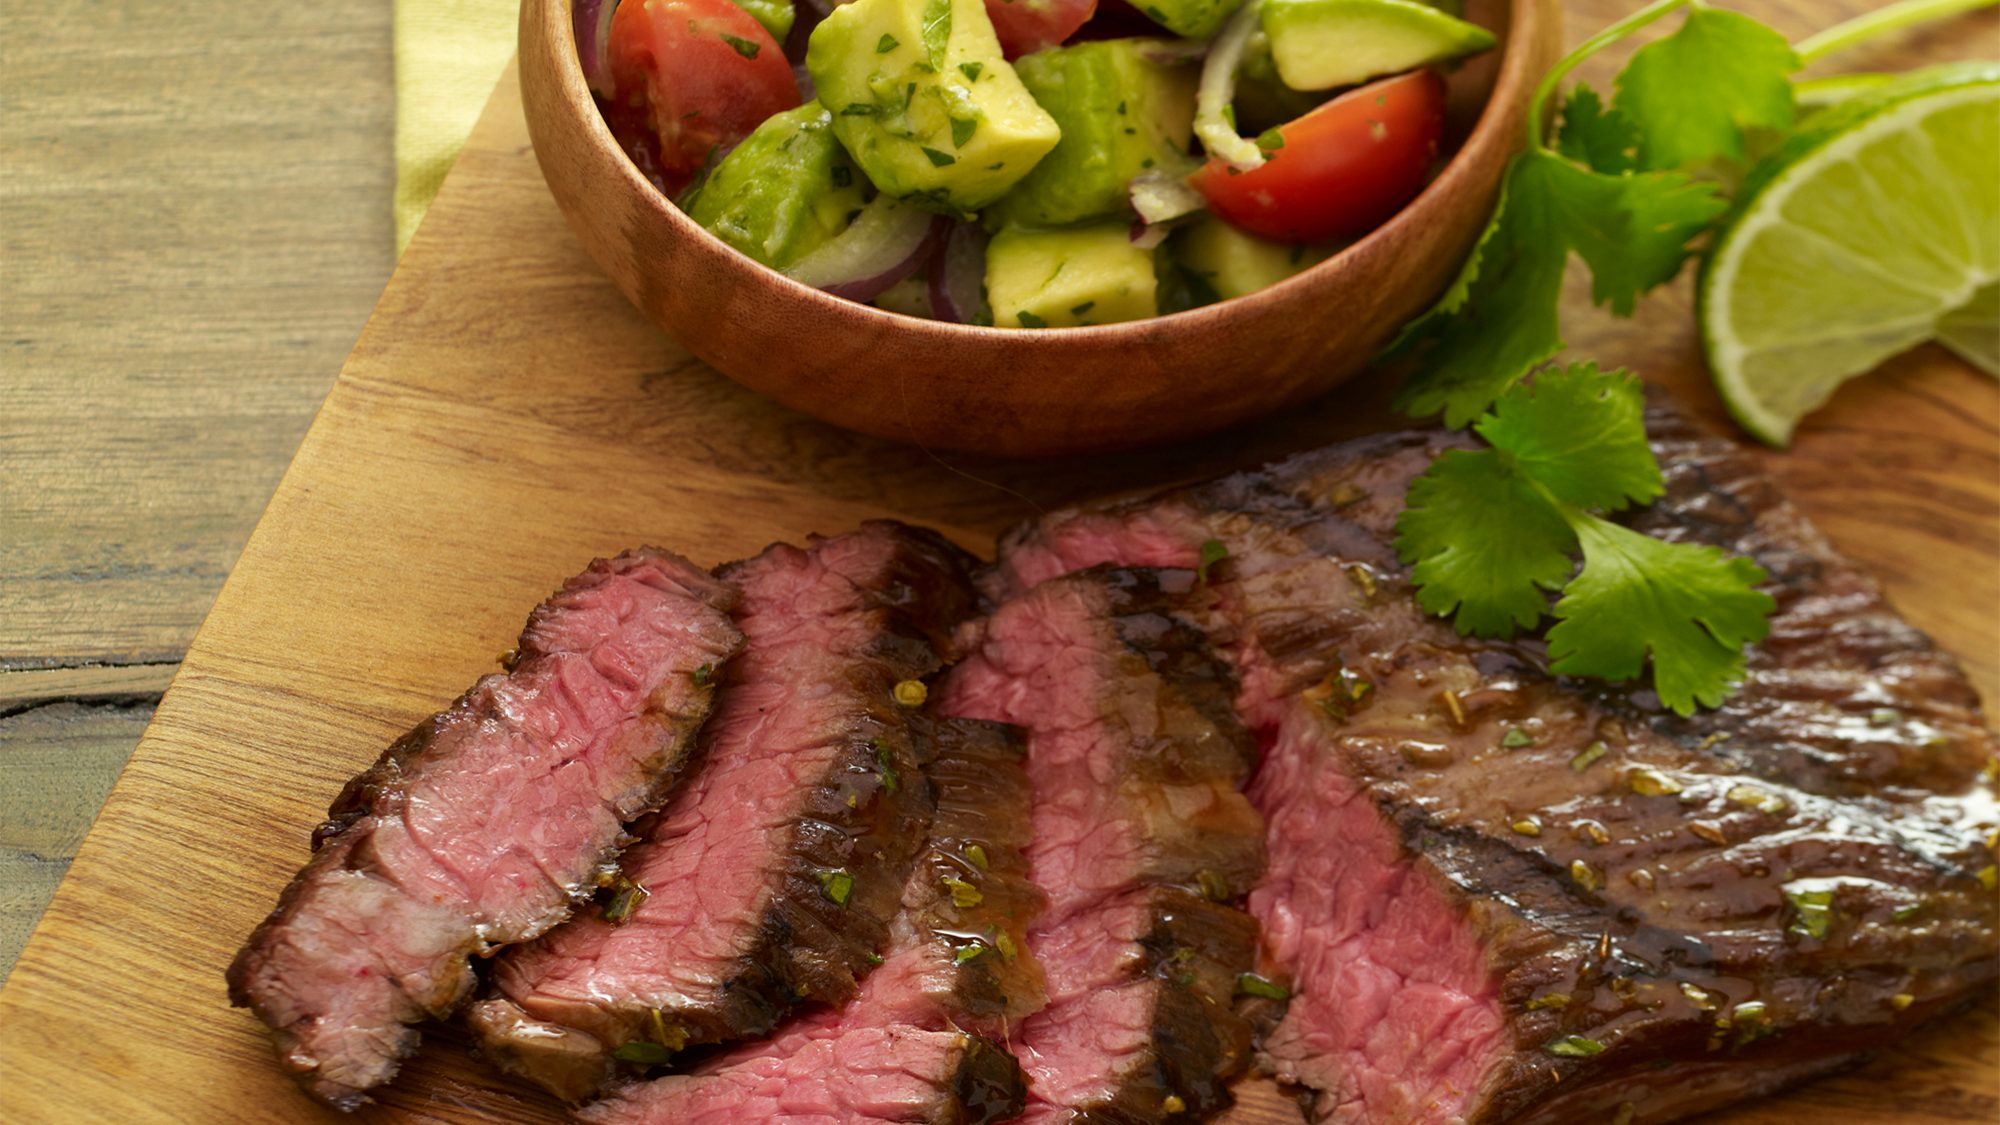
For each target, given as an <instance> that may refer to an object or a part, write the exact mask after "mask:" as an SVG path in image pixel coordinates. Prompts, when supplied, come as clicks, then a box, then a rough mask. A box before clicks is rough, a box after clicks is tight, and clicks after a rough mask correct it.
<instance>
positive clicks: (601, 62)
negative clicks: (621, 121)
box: [569, 0, 618, 100]
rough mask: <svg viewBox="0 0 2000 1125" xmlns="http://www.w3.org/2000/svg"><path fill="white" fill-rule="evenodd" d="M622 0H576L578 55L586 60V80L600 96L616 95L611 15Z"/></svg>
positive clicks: (572, 11) (573, 10)
mask: <svg viewBox="0 0 2000 1125" xmlns="http://www.w3.org/2000/svg"><path fill="white" fill-rule="evenodd" d="M617 11H618V0H576V4H575V6H574V7H572V8H571V9H570V13H569V14H570V19H571V20H572V21H574V27H575V30H576V57H577V61H578V62H580V63H582V64H583V80H584V81H585V82H587V83H589V85H590V88H591V89H592V90H593V91H595V92H596V93H597V94H598V95H599V96H600V97H603V98H605V99H606V100H609V99H610V98H611V96H612V81H611V16H612V14H613V13H615V12H617Z"/></svg>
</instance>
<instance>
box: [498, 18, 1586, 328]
mask: <svg viewBox="0 0 2000 1125" xmlns="http://www.w3.org/2000/svg"><path fill="white" fill-rule="evenodd" d="M573 2H574V0H523V2H522V19H521V28H522V31H523V32H525V31H526V29H527V26H528V20H529V18H530V14H529V13H530V12H535V13H538V15H539V18H540V20H541V22H542V25H543V27H542V32H543V35H544V36H546V37H547V39H546V44H545V47H546V46H547V45H552V46H553V50H554V54H555V55H556V74H557V82H558V83H559V87H560V90H561V92H562V102H563V105H564V107H565V108H566V109H567V110H568V112H569V115H570V117H571V118H572V119H573V120H576V121H579V122H580V123H581V124H582V126H583V129H584V131H585V133H586V135H588V136H589V138H590V141H591V143H592V144H594V145H596V146H597V147H598V148H599V149H602V150H605V151H608V152H609V153H611V154H612V155H613V156H614V157H615V159H614V160H613V161H612V163H613V164H614V165H615V166H616V167H617V169H618V173H619V175H620V176H622V177H623V178H624V180H625V185H626V187H627V188H628V189H629V191H630V192H631V193H633V194H636V195H637V196H638V197H639V198H640V199H642V200H643V201H644V204H645V207H646V209H647V210H648V211H649V212H651V213H653V214H656V215H658V216H660V217H661V218H662V219H664V220H665V222H666V224H667V226H668V227H670V228H672V229H673V231H674V232H675V234H676V235H677V236H678V237H682V238H690V237H691V238H695V239H706V240H708V241H709V242H710V243H712V245H713V248H715V249H720V250H723V251H726V254H727V256H729V257H731V258H733V259H734V260H736V261H738V262H739V264H740V265H742V266H744V267H747V271H746V272H749V273H752V274H754V275H755V276H757V277H758V278H759V279H760V280H761V281H762V282H763V283H764V284H766V285H769V286H770V287H771V288H773V289H775V290H776V291H778V292H779V293H781V294H785V295H787V296H788V297H789V298H790V299H792V300H797V301H800V302H803V303H806V304H810V305H816V306H818V307H819V308H820V310H821V311H823V312H826V313H829V314H831V315H833V316H836V317H845V318H854V319H855V320H857V321H859V322H862V323H869V322H874V323H875V324H876V325H877V326H887V327H889V328H892V329H894V330H896V331H902V332H911V333H915V334H918V335H929V336H933V337H936V338H939V342H942V343H951V342H956V343H959V344H962V345H968V346H970V345H974V344H977V343H985V344H993V343H998V342H1000V341H1001V340H1005V341H1008V342H1009V343H1010V344H1012V345H1013V346H1016V347H1022V346H1027V347H1035V346H1044V345H1051V344H1054V345H1060V343H1061V342H1064V341H1076V342H1082V341H1083V340H1085V339H1088V340H1091V341H1093V342H1096V343H1098V344H1104V345H1109V344H1118V343H1127V342H1129V343H1138V342H1141V341H1145V342H1148V343H1155V344H1157V343H1159V342H1160V338H1161V337H1162V336H1163V335H1171V336H1181V335H1199V334H1204V333H1207V332H1211V331H1215V330H1217V329H1219V328H1221V327H1223V324H1224V322H1226V321H1227V320H1229V319H1230V318H1232V317H1236V316H1245V315H1249V314H1251V312H1252V310H1254V309H1255V308H1256V307H1257V306H1258V305H1259V304H1261V303H1265V302H1269V301H1271V300H1274V299H1276V298H1277V297H1278V296H1279V295H1280V294H1282V293H1284V292H1286V291H1289V290H1293V289H1299V288H1305V287H1311V286H1315V285H1319V284H1324V283H1325V281H1326V280H1327V279H1328V278H1330V277H1332V276H1334V275H1335V274H1337V273H1338V272H1339V271H1340V269H1341V267H1343V266H1344V265H1345V264H1346V263H1347V261H1348V260H1349V259H1352V258H1356V257H1359V256H1360V255H1362V254H1363V253H1365V252H1371V251H1373V250H1375V249H1376V248H1377V247H1378V246H1381V245H1382V244H1384V243H1392V242H1394V241H1397V240H1399V239H1401V238H1402V237H1404V235H1405V233H1406V232H1407V231H1410V230H1411V229H1412V228H1414V227H1418V226H1421V225H1423V224H1424V223H1426V222H1429V221H1431V218H1432V217H1431V216H1430V215H1429V213H1428V212H1429V208H1428V206H1427V204H1434V203H1435V201H1436V200H1438V199H1440V198H1445V197H1448V196H1450V195H1451V194H1452V191H1451V189H1452V187H1453V186H1454V185H1456V184H1457V183H1458V181H1460V180H1463V179H1465V178H1467V177H1470V176H1475V175H1478V174H1479V171H1478V166H1479V165H1480V164H1482V163H1483V162H1482V161H1479V160H1473V159H1468V155H1469V154H1471V153H1472V152H1473V150H1474V149H1484V148H1487V147H1490V146H1493V145H1496V144H1497V145H1500V146H1502V147H1503V148H1504V147H1505V146H1507V145H1508V144H1509V140H1508V138H1504V137H1496V136H1494V135H1493V134H1494V132H1495V130H1496V129H1498V128H1500V127H1501V126H1502V125H1504V123H1505V118H1506V117H1507V116H1508V111H1507V107H1508V105H1509V103H1511V102H1512V100H1513V98H1514V95H1515V94H1516V93H1517V92H1519V91H1520V90H1522V89H1523V88H1524V87H1527V86H1529V85H1531V84H1532V83H1533V82H1534V81H1535V80H1536V79H1537V78H1538V77H1539V76H1537V75H1534V74H1530V73H1528V68H1529V66H1530V60H1531V59H1532V58H1533V57H1534V55H1535V51H1534V49H1533V39H1534V36H1535V35H1536V34H1537V32H1538V30H1539V29H1538V28H1537V26H1536V25H1537V23H1538V22H1539V21H1540V20H1541V19H1544V18H1547V16H1548V14H1549V11H1550V9H1549V5H1548V4H1547V3H1546V2H1545V0H1507V36H1506V39H1505V41H1504V43H1503V46H1502V50H1501V59H1500V64H1499V69H1498V71H1497V72H1496V73H1495V75H1494V78H1493V86H1492V89H1490V90H1489V91H1488V92H1487V95H1486V102H1485V104H1484V105H1482V106H1480V109H1479V116H1478V117H1477V118H1476V119H1475V120H1474V122H1473V125H1472V128H1471V129H1469V130H1468V131H1467V132H1466V134H1465V139H1464V140H1463V141H1462V142H1461V143H1460V144H1459V146H1458V149H1457V150H1456V151H1455V152H1453V153H1452V154H1451V157H1450V158H1449V159H1448V160H1446V161H1445V166H1444V168H1443V169H1442V170H1441V171H1439V173H1438V174H1437V175H1436V176H1434V177H1432V178H1431V180H1430V182H1429V183H1427V184H1425V185H1424V188H1423V190H1422V191H1420V192H1418V193H1417V195H1416V197H1415V198H1413V199H1411V200H1410V201H1409V202H1408V203H1406V204H1404V205H1403V207H1402V208H1401V209H1400V210H1398V211H1397V212H1396V214H1395V215H1393V216H1392V217H1390V219H1389V220H1388V221H1387V222H1385V223H1383V224H1382V225H1381V226H1379V227H1376V228H1375V229H1374V230H1372V231H1369V232H1368V233H1367V234H1365V235H1363V236H1361V237H1360V238H1358V239H1356V240H1355V241H1353V242H1351V243H1348V244H1347V245H1346V246H1343V247H1341V248H1340V249H1339V250H1338V251H1336V252H1335V253H1334V254H1332V255H1331V256H1329V257H1327V258H1326V259H1325V260H1323V261H1320V262H1318V263H1315V264H1314V265H1313V266H1311V267H1309V268H1307V269H1305V270H1301V271H1300V272H1298V273H1296V274H1293V275H1292V276H1290V277H1288V278H1285V279H1283V280H1281V281H1279V282H1277V283H1275V284H1273V285H1268V286H1266V287H1264V288H1262V289H1259V290H1257V291H1256V292H1254V293H1247V294H1245V295H1243V296H1241V297H1231V298H1227V299H1225V300H1221V301H1217V302H1215V303H1213V304H1209V305H1204V306H1202V307H1200V308H1195V309H1185V310H1182V311H1180V312H1174V313H1166V314H1163V315H1159V316H1152V317H1147V318H1145V319H1143V320H1131V321H1121V322H1119V323H1116V324H1101V325H1091V326H1088V327H1081V326H1079V327H1061V328H999V327H994V326H990V325H979V324H960V323H957V322H954V321H946V320H931V319H928V318H925V317H916V316H907V315H905V314H903V313H897V312H891V311H889V310H888V309H883V308H878V307H877V306H875V305H872V304H863V303H862V302H859V301H850V300H847V299H845V298H842V297H836V296H834V295H832V294H830V293H827V292H825V291H824V290H821V289H815V288H813V287H812V286H810V285H806V284H803V283H801V282H798V281H794V280H793V279H792V278H790V277H788V276H786V275H785V274H784V273H782V272H780V271H778V270H775V269H772V268H771V267H769V266H766V265H764V264H763V263H761V262H758V261H755V260H753V259H751V258H749V257H747V256H745V255H744V254H742V252H740V251H738V250H737V249H736V248H735V247H733V246H730V245H729V244H727V243H725V242H723V241H722V240H721V239H720V238H717V237H716V236H715V235H714V234H712V233H710V232H709V230H708V229H707V228H706V227H703V226H702V225H701V224H700V223H697V222H695V221H694V220H693V219H692V218H690V217H689V216H688V214H687V213H686V212H685V211H682V210H681V209H680V208H679V207H678V206H676V205H675V204H674V202H673V200H671V199H669V198H667V197H666V196H665V195H664V194H662V193H661V191H660V190H659V188H657V187H655V186H654V185H653V183H652V181H650V180H648V179H646V178H645V177H644V176H643V175H641V174H640V172H639V169H638V168H637V167H636V166H635V165H634V164H633V163H632V161H631V159H630V158H629V157H628V156H626V155H625V152H624V150H623V149H622V147H621V146H620V145H619V144H618V141H617V139H616V138H615V137H613V136H612V135H611V128H610V126H609V125H608V124H606V123H605V120H604V115H603V114H602V113H601V112H599V111H598V108H597V102H596V99H595V97H594V96H593V95H592V94H591V91H590V87H589V85H588V83H586V82H585V81H584V78H583V63H582V60H581V59H580V58H579V56H578V55H577V51H576V31H575V26H574V21H573V19H572V18H571V6H572V4H573ZM519 47H520V49H521V50H523V51H525V50H527V49H528V47H529V44H527V43H526V42H523V43H521V44H519Z"/></svg>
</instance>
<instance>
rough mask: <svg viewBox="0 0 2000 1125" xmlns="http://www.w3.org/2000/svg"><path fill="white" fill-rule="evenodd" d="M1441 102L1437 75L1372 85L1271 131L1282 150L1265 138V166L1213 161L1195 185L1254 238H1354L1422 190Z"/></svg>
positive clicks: (1422, 73)
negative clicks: (1241, 168) (1246, 167)
mask: <svg viewBox="0 0 2000 1125" xmlns="http://www.w3.org/2000/svg"><path fill="white" fill-rule="evenodd" d="M1444 100H1445V90H1444V79H1442V78H1439V77H1438V76H1437V74H1436V73H1435V72H1434V71H1429V70H1418V71H1412V72H1411V73H1409V74H1399V75H1397V76H1396V77H1394V78H1385V79H1383V80H1381V81H1380V82H1371V83H1369V84H1368V85H1366V86H1360V87H1357V88H1355V89H1353V90H1350V91H1348V92H1347V93H1345V94H1342V95H1340V96H1339V97H1337V98H1335V99H1333V100H1332V101H1330V102H1327V103H1326V104H1325V105H1322V106H1320V107H1319V108H1318V109H1315V110H1313V111H1312V112H1311V113H1308V114H1306V115H1305V116H1304V117H1301V118H1299V119H1298V120H1296V121H1291V122H1287V123H1286V124H1283V125H1280V126H1278V127H1277V128H1276V129H1275V130H1272V132H1275V133H1276V134H1277V136H1278V143H1276V144H1272V143H1269V142H1267V141H1263V140H1260V141H1259V144H1261V145H1263V146H1264V149H1265V152H1264V155H1265V157H1266V160H1265V163H1264V166H1263V167H1261V168H1257V169H1255V170H1252V171H1249V172H1238V171H1236V170H1235V169H1232V168H1231V167H1229V165H1228V164H1226V163H1224V162H1222V161H1220V160H1215V159H1211V160H1210V161H1209V162H1208V163H1207V164H1205V165H1203V166H1202V167H1201V169H1200V170H1199V171H1197V172H1196V173H1195V174H1194V176H1193V177H1192V178H1191V179H1190V181H1189V182H1190V183H1192V184H1193V185H1194V186H1195V188H1196V189H1197V190H1199V191H1200V192H1201V194H1202V195H1203V196H1204V197H1206V198H1207V200H1208V206H1209V209H1210V210H1212V211H1214V212H1215V213H1216V214H1217V215H1220V216H1221V217H1222V218H1223V219H1224V220H1225V221H1227V222H1229V223H1232V224H1234V225H1236V226H1238V227H1241V228H1243V229H1244V230H1247V231H1249V232H1250V233H1252V234H1261V235H1263V236H1264V237H1266V238H1275V239H1279V240H1282V241H1285V242H1318V241H1321V240H1323V239H1328V238H1353V237H1355V236H1357V235H1360V234H1365V233H1366V232H1368V231H1370V230H1373V229H1375V228H1376V227H1378V226H1380V225H1382V223H1384V222H1386V221H1387V220H1388V218H1389V216H1391V215H1394V214H1395V213H1396V212H1397V211H1398V210H1399V209H1401V208H1402V206H1403V204H1405V203H1407V202H1409V201H1410V198H1411V197H1412V196H1414V195H1416V194H1417V192H1418V191H1419V190H1421V189H1422V188H1423V186H1424V177H1425V175H1426V174H1427V173H1428V172H1429V171H1430V165H1431V160H1432V158H1434V157H1435V156H1436V155H1437V149H1438V139H1439V138H1440V137H1441V136H1442V135H1443V134H1444ZM1265 136H1266V137H1269V136H1270V134H1269V133H1266V134H1265Z"/></svg>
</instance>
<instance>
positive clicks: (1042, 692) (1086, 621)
mask: <svg viewBox="0 0 2000 1125" xmlns="http://www.w3.org/2000/svg"><path fill="white" fill-rule="evenodd" d="M1195 585H1196V580H1195V575H1194V573H1193V572H1192V571H1186V570H1181V571H1167V572H1153V571H1108V572H1096V573H1091V574H1087V575H1080V576H1076V577H1072V578H1064V579H1059V580H1056V581H1052V582H1049V583H1046V584H1043V585H1041V586H1039V587H1037V588H1036V589H1034V590H1033V591H1031V592H1028V593H1025V594H1023V595H1021V596H1020V597H1017V598H1015V599H1013V600H1011V601H1009V602H1007V603H1005V604H1003V605H1001V606H1000V607H999V609H998V610H997V611H995V613H994V614H993V615H992V616H991V617H990V618H988V619H986V620H985V621H984V622H982V623H981V624H980V625H978V626H975V627H972V628H970V629H969V630H968V636H967V638H965V639H964V641H962V646H963V647H964V648H965V649H966V651H967V656H966V657H965V659H964V661H963V662H962V663H960V664H959V665H958V666H957V667H955V668H954V669H953V670H952V672H951V674H950V676H949V677H948V678H947V680H946V683H945V688H944V692H943V696H942V699H941V705H942V706H943V707H944V708H945V710H946V711H948V712H951V713H955V714H964V715H970V716H974V717H978V718H986V719H994V720H998V721H1002V722H1011V723H1017V724H1019V725H1021V726H1023V727H1026V728H1027V729H1028V732H1029V733H1028V775H1029V779H1030V781H1031V782H1032V784H1033V786H1034V798H1035V804H1034V816H1033V824H1034V838H1033V840H1032V842H1031V843H1030V845H1029V848H1028V855H1029V862H1030V874H1031V875H1032V876H1033V878H1034V880H1035V882H1036V883H1038V884H1040V885H1041V887H1042V889H1043V890H1044V892H1046V893H1047V894H1048V896H1049V910H1048V913H1047V914H1046V915H1044V916H1043V917H1042V918H1041V919H1040V920H1039V921H1037V922H1036V923H1035V925H1034V926H1032V927H1031V928H1030V931H1029V938H1028V944H1029V948H1030V949H1031V950H1033V952H1034V955H1035V956H1036V958H1037V959H1039V960H1040V961H1041V963H1042V965H1043V968H1044V970H1045V972H1046V973H1047V977H1048V991H1049V1004H1048V1007H1047V1008H1046V1009H1044V1010H1043V1011H1041V1012H1039V1013H1037V1014H1035V1015H1033V1016H1030V1017H1029V1018H1028V1019H1026V1020H1025V1021H1023V1022H1022V1023H1021V1024H1020V1025H1019V1028H1018V1030H1017V1032H1016V1034H1015V1036H1014V1039H1013V1044H1014V1046H1015V1049H1016V1050H1017V1052H1018V1053H1019V1054H1020V1055H1021V1061H1022V1066H1023V1068H1024V1069H1025V1070H1026V1071H1027V1072H1028V1074H1029V1077H1030V1086H1029V1106H1028V1111H1027V1116H1026V1118H1025V1120H1027V1121H1031V1122H1049V1121H1064V1120H1076V1121H1086V1120H1087V1121H1096V1122H1132V1123H1134V1125H1137V1123H1141V1122H1157V1121H1163V1120H1169V1119H1177V1118H1186V1119H1192V1118H1197V1117H1199V1116H1201V1115H1204V1114H1206V1113H1208V1112H1211V1111H1213V1110H1215V1109H1217V1108H1220V1107H1221V1106H1223V1105H1225V1104H1227V1102H1228V1091H1227V1086H1226V1083H1227V1082H1228V1080H1229V1078H1230V1077H1231V1076H1233V1075H1234V1074H1236V1073H1237V1072H1238V1071H1240V1070H1241V1069H1242V1068H1243V1067H1244V1066H1246V1065H1248V1063H1249V1061H1250V1025H1249V1023H1248V1022H1247V1021H1246V1020H1245V1019H1244V1018H1243V1017H1242V1016H1240V1015H1238V1014H1237V1012H1236V1011H1235V1008H1234V998H1235V992H1236V985H1237V979H1238V977H1239V975H1240V974H1243V973H1246V972H1249V971H1250V970H1251V969H1252V968H1253V967H1254V955H1255V949H1256V930H1255V926H1254V924H1253V923H1252V922H1251V920H1250V918H1249V916H1248V915H1246V914H1245V913H1243V911H1241V910H1239V909H1236V908H1235V907H1234V906H1231V905H1229V903H1230V902H1232V901H1233V900H1234V899H1236V898H1237V897H1238V896H1240V895H1242V894H1244V893H1246V892H1248V890H1249V889H1250V887H1251V886H1252V885H1253V884H1254V883H1255V881H1256V880H1257V878H1258V876H1259V875H1260V874H1261V872H1262V869H1263V846H1262V837H1263V826H1262V824H1261V823H1260V820H1259V818H1258V816H1257V814H1256V812H1255V811H1254V810H1253V809H1252V808H1251V807H1250V805H1249V802H1248V801H1246V800H1245V799H1244V797H1243V795H1242V794H1241V793H1240V792H1238V786H1239V785H1240V784H1241V783H1242V782H1243V780H1244V779H1245V778H1246V777H1247V776H1248V775H1249V772H1250V767H1251V764H1252V761H1253V759H1254V756H1255V746H1254V744H1253V743H1252V742H1251V739H1250V735H1249V732H1248V731H1246V730H1245V729H1244V727H1243V725H1242V724H1241V723H1240V722H1239V721H1238V720H1237V718H1236V715H1235V713H1234V711H1233V710H1232V707H1231V701H1232V699H1233V697H1234V695H1235V693H1236V685H1235V682H1234V680H1233V679H1232V678H1231V676H1230V675H1229V672H1228V669H1227V667H1226V666H1225V665H1224V664H1222V662H1221V661H1220V660H1219V659H1218V658H1217V657H1216V656H1215V655H1214V654H1213V653H1212V652H1211V651H1210V650H1209V648H1208V645H1207V642H1206V641H1205V639H1204V638H1203V637H1202V636H1201V634H1200V633H1199V632H1197V631H1196V630H1195V629H1193V628H1191V627H1190V626H1189V625H1188V624H1187V623H1186V622H1185V621H1184V620H1183V619H1182V614H1183V610H1184V608H1185V607H1186V606H1188V605H1189V604H1191V603H1197V602H1200V601H1202V600H1203V599H1204V597H1205V594H1206V591H1205V590H1197V589H1196V588H1195Z"/></svg>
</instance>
